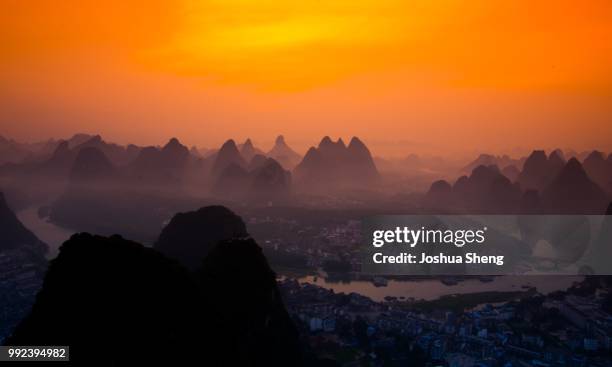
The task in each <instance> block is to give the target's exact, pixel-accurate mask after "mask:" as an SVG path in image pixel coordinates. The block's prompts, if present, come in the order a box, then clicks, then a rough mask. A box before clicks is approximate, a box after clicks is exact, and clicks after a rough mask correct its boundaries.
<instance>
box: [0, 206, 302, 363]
mask: <svg viewBox="0 0 612 367" xmlns="http://www.w3.org/2000/svg"><path fill="white" fill-rule="evenodd" d="M217 215H220V217H218V216H217ZM234 217H235V218H234ZM173 223H174V224H173ZM242 231H244V232H242ZM231 234H238V235H239V237H243V236H242V235H243V234H246V229H245V228H244V223H243V222H242V220H241V219H240V217H238V216H235V214H233V213H232V212H231V211H229V210H227V209H225V208H222V207H209V208H203V209H201V210H199V211H196V212H192V213H187V214H178V215H177V216H176V217H175V218H174V219H173V220H172V222H171V223H170V224H169V225H168V227H167V228H166V229H165V230H164V233H162V235H161V236H160V243H163V244H164V246H162V247H163V248H164V249H167V248H172V247H166V246H171V245H172V244H177V246H175V247H174V248H177V249H181V251H182V252H181V255H182V256H186V257H187V256H191V258H192V259H193V261H191V262H190V263H191V264H196V263H197V264H198V266H194V270H193V271H190V270H189V269H187V268H186V267H184V266H183V265H181V264H180V263H179V262H178V261H176V260H174V259H171V258H169V257H167V256H165V255H164V254H162V253H161V252H160V251H158V250H156V249H152V248H147V247H144V246H142V245H140V244H138V243H136V242H132V241H128V240H125V239H123V238H121V237H120V236H112V237H101V236H92V235H90V234H87V233H81V234H76V235H74V236H72V237H71V238H70V240H68V241H67V242H65V243H64V244H63V245H62V247H61V249H60V254H59V255H58V257H57V258H56V259H54V260H53V261H52V262H51V265H50V267H49V270H48V272H47V275H46V277H45V280H44V284H43V287H42V290H41V291H40V293H39V294H38V296H37V299H36V303H35V304H34V306H33V308H32V312H31V313H30V315H29V316H28V317H27V318H26V319H25V320H23V321H22V322H21V324H20V325H19V326H18V327H17V329H16V330H15V332H14V334H13V335H12V337H10V338H9V339H8V340H7V344H9V345H70V354H71V360H72V361H74V362H77V363H79V362H81V363H84V362H87V364H93V365H143V364H147V363H156V364H159V363H162V364H169V365H206V366H299V365H302V362H301V361H302V358H301V353H300V347H299V342H298V335H297V331H296V329H295V327H294V325H293V323H292V321H291V319H290V318H289V316H288V314H287V312H286V310H285V308H284V306H283V303H282V300H281V298H280V296H279V291H278V288H277V285H276V278H275V274H274V272H273V271H272V270H271V268H270V267H269V265H268V263H267V261H266V259H265V257H264V256H263V254H262V251H261V248H260V247H259V246H258V245H257V244H256V243H255V241H254V240H252V239H244V238H233V237H231V236H230V235H231ZM225 235H228V236H229V237H228V240H227V241H221V242H219V241H218V240H215V238H220V237H224V236H225ZM191 236H192V237H191ZM189 239H194V241H193V242H189V243H187V244H185V242H181V241H186V240H189ZM195 244H200V245H202V247H201V248H198V247H196V246H195ZM203 249H205V251H202V250H203ZM189 250H193V251H194V252H189ZM203 253H205V255H203Z"/></svg>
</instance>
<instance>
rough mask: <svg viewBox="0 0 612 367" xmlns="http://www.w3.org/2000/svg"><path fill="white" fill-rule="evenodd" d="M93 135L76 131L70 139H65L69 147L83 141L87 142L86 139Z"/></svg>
mask: <svg viewBox="0 0 612 367" xmlns="http://www.w3.org/2000/svg"><path fill="white" fill-rule="evenodd" d="M92 137H93V136H92V135H90V134H84V133H77V134H74V135H73V136H72V137H71V138H70V139H68V140H67V142H68V146H69V147H70V148H74V147H76V146H78V145H81V144H83V143H85V142H87V141H88V140H90V139H91V138H92Z"/></svg>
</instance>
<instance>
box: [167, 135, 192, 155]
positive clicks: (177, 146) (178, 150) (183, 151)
mask: <svg viewBox="0 0 612 367" xmlns="http://www.w3.org/2000/svg"><path fill="white" fill-rule="evenodd" d="M161 151H162V152H164V153H170V154H173V155H180V156H188V155H189V149H188V148H187V147H186V146H184V145H183V144H181V142H179V140H178V139H177V138H172V139H170V140H169V141H168V143H166V145H164V147H163V148H162V150H161Z"/></svg>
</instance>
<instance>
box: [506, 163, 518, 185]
mask: <svg viewBox="0 0 612 367" xmlns="http://www.w3.org/2000/svg"><path fill="white" fill-rule="evenodd" d="M502 174H503V175H504V176H506V177H507V178H508V179H509V180H510V181H512V182H515V181H516V180H517V179H518V177H519V175H520V174H521V171H519V169H518V168H516V166H514V165H510V166H507V167H505V168H504V169H503V170H502Z"/></svg>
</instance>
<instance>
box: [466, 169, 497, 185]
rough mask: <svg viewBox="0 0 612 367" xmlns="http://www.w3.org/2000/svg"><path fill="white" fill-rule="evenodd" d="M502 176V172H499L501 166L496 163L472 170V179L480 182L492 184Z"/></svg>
mask: <svg viewBox="0 0 612 367" xmlns="http://www.w3.org/2000/svg"><path fill="white" fill-rule="evenodd" d="M500 176H501V173H500V172H499V168H498V167H497V166H495V165H492V166H478V167H476V168H475V169H474V170H473V171H472V174H471V175H470V181H472V182H475V183H479V184H490V183H491V182H493V181H494V180H495V179H497V178H499V177H500Z"/></svg>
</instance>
